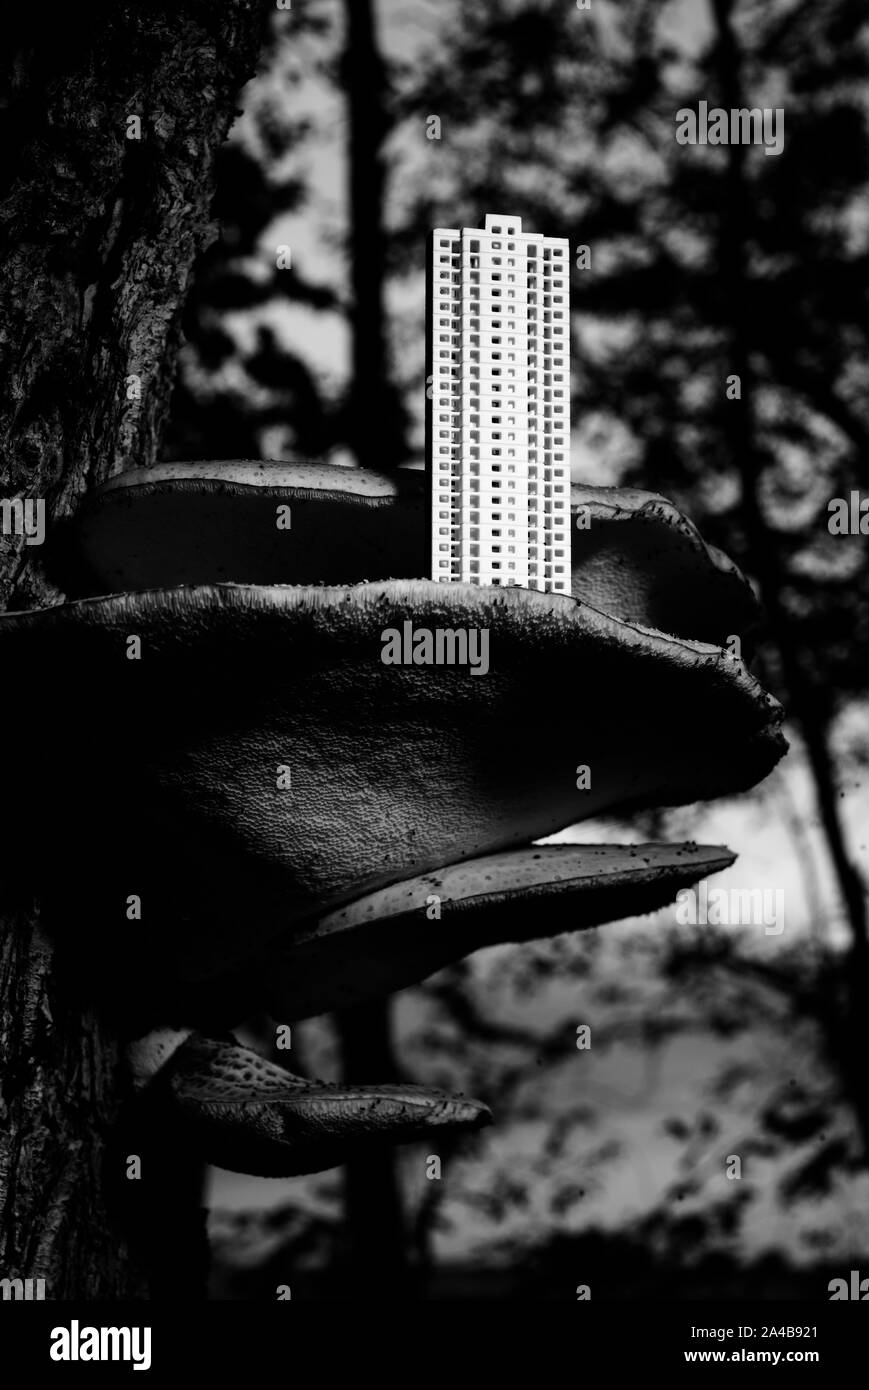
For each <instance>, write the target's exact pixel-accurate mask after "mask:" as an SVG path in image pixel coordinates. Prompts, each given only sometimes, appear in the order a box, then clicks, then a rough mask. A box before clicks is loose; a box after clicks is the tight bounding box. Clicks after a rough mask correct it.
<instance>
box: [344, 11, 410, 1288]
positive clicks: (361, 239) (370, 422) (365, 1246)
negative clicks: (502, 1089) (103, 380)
mask: <svg viewBox="0 0 869 1390" xmlns="http://www.w3.org/2000/svg"><path fill="white" fill-rule="evenodd" d="M345 23H346V47H345V51H344V57H343V62H342V74H341V75H342V80H343V82H344V87H345V90H346V92H347V114H348V119H349V148H348V151H347V158H348V171H349V219H350V237H349V241H350V274H351V280H352V288H353V309H352V380H351V383H350V406H349V412H348V421H347V435H348V442H349V444H350V448H351V449H352V451H353V455H354V457H355V459H356V462H357V464H358V465H359V467H360V468H370V469H373V470H375V471H378V470H379V471H383V470H388V469H390V468H392V467H395V466H396V465H397V464H398V463H399V462H400V461H401V458H402V454H403V444H402V435H403V429H402V417H401V413H400V410H399V407H398V401H397V396H396V392H395V390H394V388H393V385H392V382H391V379H390V370H389V353H388V345H387V329H386V308H385V296H384V282H385V278H386V234H385V230H384V225H383V218H384V197H385V177H386V176H385V170H384V165H383V159H382V153H381V147H382V144H383V140H384V138H385V136H386V133H387V131H388V128H389V122H388V117H387V113H386V95H387V72H386V66H385V64H384V61H383V58H382V56H381V54H380V52H379V49H378V46H377V35H376V31H375V20H374V8H373V0H346V4H345ZM390 1024H391V1011H390V1005H389V1002H388V1001H383V1002H381V1001H376V1002H374V1003H371V1004H369V1005H366V1006H364V1007H360V1008H357V1009H348V1010H347V1011H346V1012H345V1013H344V1014H343V1015H341V1016H340V1018H339V1019H338V1025H339V1031H340V1035H341V1048H342V1058H343V1074H344V1079H345V1081H347V1082H350V1083H353V1082H358V1083H359V1084H363V1085H364V1084H365V1083H366V1082H390V1081H397V1080H399V1079H400V1078H399V1075H398V1071H397V1067H396V1063H395V1057H394V1054H393V1051H392V1044H391V1038H390V1031H391V1028H390ZM344 1193H345V1206H346V1219H347V1234H348V1241H349V1248H350V1267H351V1272H352V1276H353V1280H354V1284H355V1286H356V1287H357V1288H362V1289H364V1288H366V1287H371V1288H372V1289H374V1288H376V1289H377V1290H378V1294H377V1296H378V1297H381V1296H382V1295H383V1294H384V1292H385V1291H387V1290H388V1294H389V1296H390V1297H392V1298H398V1297H403V1296H406V1294H407V1283H406V1275H407V1249H406V1246H407V1236H406V1230H405V1218H404V1208H403V1202H402V1193H401V1187H400V1184H399V1179H398V1171H397V1167H396V1159H395V1155H394V1153H393V1152H392V1151H391V1150H388V1149H382V1150H380V1151H379V1152H374V1151H372V1152H371V1153H368V1154H365V1155H364V1156H361V1157H359V1158H357V1159H354V1160H353V1162H352V1163H350V1164H348V1166H347V1170H346V1175H345V1185H344Z"/></svg>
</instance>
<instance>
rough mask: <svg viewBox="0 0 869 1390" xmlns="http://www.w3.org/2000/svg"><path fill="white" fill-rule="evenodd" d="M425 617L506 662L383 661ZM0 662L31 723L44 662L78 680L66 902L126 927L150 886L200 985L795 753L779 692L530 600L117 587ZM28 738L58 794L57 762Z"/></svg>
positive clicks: (62, 825) (36, 615) (644, 633)
mask: <svg viewBox="0 0 869 1390" xmlns="http://www.w3.org/2000/svg"><path fill="white" fill-rule="evenodd" d="M408 627H409V628H410V629H411V630H415V629H420V628H421V629H424V630H425V631H428V632H434V631H436V630H444V631H461V630H465V631H468V630H471V629H476V630H479V631H484V632H486V634H487V638H488V652H489V656H488V661H489V669H488V671H487V673H486V674H485V675H482V674H481V675H477V676H475V675H474V674H472V672H471V670H470V669H469V668H468V667H467V666H464V667H463V666H460V665H417V664H400V665H388V664H384V662H383V660H382V655H383V650H384V645H383V639H384V634H385V633H386V632H387V631H392V632H398V633H402V632H403V631H405V630H406V628H408ZM131 633H132V634H136V635H137V636H138V637H139V638H140V639H141V642H142V653H143V655H142V659H141V660H140V661H128V660H127V659H126V654H125V646H126V642H127V639H128V636H129V635H130V634H131ZM3 657H5V660H6V661H7V663H14V664H15V666H16V669H17V671H18V672H20V673H21V679H20V681H19V680H17V681H16V692H15V699H16V700H18V701H20V704H19V706H18V707H17V711H16V713H15V718H16V719H17V721H18V724H17V727H19V728H21V729H22V731H25V730H26V729H27V727H28V720H29V719H31V718H34V717H35V719H36V720H37V721H38V719H39V717H40V716H39V713H38V711H39V708H40V706H41V705H42V704H44V703H45V701H46V700H48V701H51V700H53V699H54V698H55V696H54V687H53V685H52V683H51V681H50V679H49V680H47V679H46V677H47V675H48V676H49V677H50V675H51V673H52V672H58V671H60V672H64V671H68V672H70V673H73V674H74V680H72V681H70V682H69V684H68V686H67V688H66V689H65V692H64V695H65V706H66V710H67V719H68V721H69V727H70V728H71V729H74V730H75V738H74V739H72V740H70V746H69V748H68V749H67V750H66V756H67V765H66V769H65V770H66V776H65V778H64V779H63V782H62V784H61V785H60V786H57V787H55V789H54V792H53V800H52V803H51V805H50V806H49V808H48V810H47V812H46V819H47V822H49V823H50V822H51V821H52V820H53V822H54V825H53V838H54V841H55V843H56V844H57V847H58V853H59V854H61V855H62V854H63V853H64V849H65V848H66V850H68V852H69V855H70V863H69V866H68V867H69V873H61V874H59V875H58V877H57V882H56V885H55V887H56V891H57V892H58V893H59V894H60V896H61V897H62V898H63V899H64V900H65V901H66V902H67V903H69V902H70V895H72V899H73V901H74V900H75V895H76V892H78V893H80V895H81V902H80V911H81V914H82V915H81V920H88V918H89V917H90V918H92V919H94V918H98V917H99V916H100V915H101V912H102V915H103V916H104V915H105V913H106V912H109V913H114V914H115V915H114V922H115V924H116V926H124V925H125V924H124V923H123V920H122V909H121V904H122V903H123V901H124V898H125V897H126V895H127V894H129V893H132V892H141V893H142V894H144V895H147V896H149V897H150V910H149V919H148V920H149V925H148V926H147V928H143V929H141V930H144V931H146V932H147V933H148V948H149V950H150V951H151V953H152V955H156V956H157V957H159V960H160V963H161V969H163V970H171V969H172V968H177V969H180V971H181V972H182V974H184V975H185V976H186V977H188V978H193V977H195V976H196V975H198V974H206V975H207V974H211V973H215V972H217V971H219V970H220V969H222V968H224V967H225V966H226V965H227V964H228V963H229V962H230V961H231V960H233V959H239V958H241V957H242V956H243V955H244V954H245V953H246V951H247V950H248V949H249V948H250V947H251V946H254V945H256V944H257V942H258V941H262V940H265V939H267V938H268V937H269V936H272V935H275V934H276V933H277V932H279V931H283V930H284V929H286V927H287V925H288V924H292V923H293V922H295V921H299V920H302V919H304V918H311V917H314V916H320V915H322V913H323V912H324V911H328V910H329V909H330V908H332V907H339V906H340V905H341V904H342V903H346V902H348V901H350V900H351V899H353V898H356V897H359V896H361V895H362V894H364V893H367V892H372V891H374V890H375V889H377V888H381V887H385V886H386V885H387V884H389V883H391V882H395V881H396V880H399V879H403V878H408V877H410V876H413V875H417V874H423V873H426V872H428V871H430V870H432V869H436V868H438V867H439V866H441V865H444V864H451V863H455V862H457V861H459V860H461V859H467V858H474V857H477V856H479V855H481V854H487V853H494V852H497V851H499V850H502V849H506V848H510V847H515V846H518V845H522V844H526V845H527V844H528V842H529V841H531V840H534V839H539V838H541V837H543V836H545V835H548V834H551V833H554V832H555V831H558V830H561V829H563V828H564V827H565V826H567V825H570V824H572V823H574V822H576V821H579V820H581V819H584V818H587V817H590V816H597V815H600V814H601V813H603V812H608V811H616V810H618V811H627V810H630V809H632V808H638V807H642V806H649V805H658V806H660V805H679V804H684V803H689V802H693V801H696V800H701V799H705V798H709V797H715V796H721V795H725V794H729V793H734V792H738V791H742V790H745V789H746V788H748V787H750V786H752V785H754V783H755V782H757V781H759V780H760V779H761V778H763V777H764V776H766V774H767V773H768V772H769V771H770V770H771V768H772V767H773V766H774V765H775V763H776V762H777V761H778V759H779V758H780V757H781V755H782V753H783V752H784V749H785V746H786V745H785V743H784V740H783V738H782V736H781V733H780V729H779V725H780V722H781V713H782V712H781V708H780V706H779V705H778V704H777V703H776V701H775V700H773V699H772V698H771V697H770V696H768V695H767V694H765V693H764V691H763V690H762V689H761V687H760V686H759V685H758V683H757V682H756V681H755V680H754V679H753V677H752V676H751V675H750V674H749V673H748V671H747V670H746V668H745V667H744V666H743V665H742V664H741V662H739V661H737V660H732V659H729V658H728V657H727V656H726V655H725V654H724V653H723V652H722V651H720V650H719V649H718V648H715V647H712V646H708V645H704V644H702V643H697V642H689V641H686V640H680V639H674V638H670V637H666V636H664V635H663V634H661V633H659V632H653V631H649V630H647V629H644V628H641V627H639V626H632V625H629V624H626V623H621V622H619V621H617V620H616V619H613V618H611V617H609V616H607V615H605V614H601V613H599V612H597V611H596V610H594V609H592V608H591V607H589V606H588V605H586V604H581V603H578V602H577V601H576V600H574V599H571V598H568V597H564V596H561V595H549V594H547V595H543V594H537V593H532V592H530V591H527V590H518V589H513V590H499V589H486V588H482V587H476V586H470V585H440V584H435V583H432V582H431V581H425V580H400V581H393V582H389V583H383V584H361V585H356V586H354V587H350V588H334V587H320V588H291V587H278V586H273V587H262V586H244V585H214V586H206V587H203V588H194V589H189V588H181V589H175V590H163V591H151V592H147V593H140V594H124V595H117V596H114V597H110V598H103V599H90V600H82V601H79V602H76V603H72V604H66V605H63V606H62V607H59V608H52V609H43V610H39V611H37V612H33V613H24V614H13V615H6V616H5V617H3V618H0V659H2V658H3ZM94 711H97V713H96V714H95V713H94ZM34 727H35V728H38V727H39V724H38V722H35V723H34ZM22 748H23V749H26V752H27V757H28V772H29V778H28V779H27V780H28V781H29V782H30V783H31V784H32V785H36V786H41V785H44V782H42V781H41V780H40V777H41V776H42V775H43V774H44V776H45V777H51V775H52V773H51V769H49V768H46V769H42V770H40V768H38V767H36V768H34V766H33V759H34V751H33V746H32V743H31V742H30V741H29V740H28V739H27V738H26V736H25V737H23V739H22ZM22 756H23V754H22ZM43 756H44V757H46V758H47V759H48V761H49V762H50V761H51V758H52V757H53V756H54V754H53V750H47V749H46V750H44V754H43ZM36 760H37V762H38V760H39V753H38V751H37V754H36ZM578 763H584V764H588V765H589V766H590V767H591V768H592V782H591V787H590V789H588V790H586V791H582V792H578V791H577V789H576V781H575V768H576V765H577V764H578ZM279 766H285V767H289V768H290V769H291V777H292V786H291V789H290V790H288V791H284V790H279V789H278V788H277V787H276V780H275V773H276V769H277V768H278V767H279ZM82 786H87V787H88V789H89V791H90V794H91V797H92V806H91V807H90V808H89V815H88V816H87V817H85V816H83V815H82V814H81V810H80V808H79V797H80V795H81V791H80V788H81V787H82ZM46 828H47V829H49V828H51V827H50V824H47V827H46ZM82 840H83V841H84V844H82ZM94 853H98V855H99V860H100V864H99V874H98V875H95V876H94V877H93V878H90V879H88V880H87V881H86V882H84V881H82V870H81V863H80V857H79V856H81V855H82V854H84V855H85V856H87V855H88V854H89V855H90V856H91V857H93V855H94ZM122 890H123V891H122ZM242 921H243V922H245V923H246V924H250V925H249V926H248V927H246V929H245V932H244V933H242V932H240V930H239V922H242ZM127 930H128V932H129V928H127ZM134 932H135V929H133V933H134ZM133 933H130V934H131V935H132V934H133ZM248 933H249V935H248ZM143 954H144V953H143ZM134 955H135V953H134ZM173 961H174V963H175V965H174V967H173V965H172V962H173Z"/></svg>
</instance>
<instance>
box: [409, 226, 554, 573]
mask: <svg viewBox="0 0 869 1390" xmlns="http://www.w3.org/2000/svg"><path fill="white" fill-rule="evenodd" d="M429 257H430V259H429V266H428V276H429V296H428V350H429V364H428V374H429V380H428V390H427V393H426V394H427V398H428V399H427V402H426V426H427V428H426V446H427V447H426V452H427V467H428V485H429V507H430V521H431V575H432V578H433V579H439V580H445V581H448V582H449V581H451V582H453V583H460V582H461V583H470V584H501V585H511V584H516V585H519V586H521V587H523V588H527V589H543V590H546V591H547V592H553V593H570V339H569V323H570V320H569V283H568V281H569V269H568V266H569V260H568V243H567V241H566V240H563V239H562V238H559V237H544V236H541V235H530V234H528V233H527V232H526V233H523V232H522V222H521V219H520V218H518V217H499V216H498V215H496V214H494V213H490V214H489V215H488V216H487V217H486V225H485V228H484V229H482V230H481V229H480V228H476V227H463V228H462V229H461V231H459V230H458V229H455V228H445V227H438V228H436V229H435V231H433V232H432V234H431V238H430V247H429Z"/></svg>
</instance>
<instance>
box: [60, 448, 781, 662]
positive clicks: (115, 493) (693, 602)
mask: <svg viewBox="0 0 869 1390" xmlns="http://www.w3.org/2000/svg"><path fill="white" fill-rule="evenodd" d="M282 504H285V505H287V506H289V508H290V511H291V527H290V529H289V531H286V530H279V529H278V528H277V525H276V512H277V508H278V507H279V506H280V505H282ZM571 513H572V518H573V522H574V526H573V529H572V531H571V560H572V571H573V576H572V593H573V596H574V598H579V599H582V600H583V601H584V602H586V603H590V604H591V605H592V607H595V608H600V609H601V610H602V611H604V612H607V613H610V614H611V615H612V616H613V617H615V618H619V619H622V620H624V621H627V622H634V623H640V624H642V625H643V626H645V627H652V628H657V629H658V630H659V631H662V632H669V633H671V634H673V635H675V636H681V637H694V638H698V639H700V640H702V641H704V642H710V643H714V644H716V645H724V644H725V643H726V641H727V639H728V638H729V637H730V636H732V635H734V634H735V635H738V636H741V637H742V636H744V635H745V634H746V633H747V632H749V631H750V630H751V629H752V628H753V627H754V626H755V624H756V622H757V619H758V612H759V610H758V605H757V602H756V600H755V597H754V594H753V592H752V589H751V586H750V585H749V584H748V582H747V580H746V579H745V577H744V576H743V575H742V573H741V572H740V570H739V569H738V567H737V566H736V565H735V564H734V563H733V562H732V561H731V560H729V559H728V558H727V556H725V555H723V554H722V553H721V551H719V550H716V549H715V548H714V547H713V546H709V545H707V544H706V542H705V541H704V540H703V538H702V536H701V535H700V533H699V531H698V530H697V528H696V526H694V524H693V523H692V522H691V521H690V520H689V519H688V518H687V517H686V516H684V515H683V513H681V512H680V511H679V510H678V508H677V507H675V506H674V505H673V504H672V503H671V502H668V501H667V499H666V498H664V497H661V496H659V495H658V494H657V493H652V492H645V491H642V490H641V489H639V488H599V487H586V486H584V485H580V484H576V483H575V484H573V486H572V487H571ZM75 536H76V551H77V555H78V563H79V565H80V567H81V569H82V571H83V574H84V576H85V578H83V579H82V578H79V579H78V580H77V581H75V580H71V581H70V582H71V583H74V584H77V587H76V588H75V590H74V591H75V592H79V593H82V592H85V593H93V592H96V593H100V594H105V593H116V592H123V591H126V590H134V589H150V588H169V587H173V586H176V585H181V584H209V583H223V582H226V581H230V582H242V583H251V584H252V583H257V584H315V583H321V582H325V583H329V584H355V583H359V582H361V581H364V580H371V581H374V580H380V579H401V578H419V577H420V576H423V575H425V574H427V573H428V572H429V570H428V554H429V543H428V534H427V523H426V485H425V478H424V476H423V475H422V474H421V473H419V472H418V471H417V470H415V469H409V468H408V469H400V470H398V472H396V473H393V474H390V475H388V476H385V475H381V474H378V473H372V472H368V471H366V470H364V469H358V468H343V467H336V466H335V465H331V464H326V463H319V462H303V461H299V462H291V463H263V462H255V461H254V462H246V461H202V462H198V463H162V464H157V465H155V466H154V467H153V468H146V469H145V468H138V469H132V470H130V471H129V472H126V473H121V474H118V475H117V476H116V477H114V478H111V479H109V481H108V482H107V483H105V484H103V485H102V487H100V488H98V489H96V490H95V491H94V492H93V493H92V494H90V496H89V497H88V498H87V499H86V501H85V503H84V504H83V506H82V507H81V509H80V511H79V513H78V514H77V517H76V521H75ZM67 587H69V585H67Z"/></svg>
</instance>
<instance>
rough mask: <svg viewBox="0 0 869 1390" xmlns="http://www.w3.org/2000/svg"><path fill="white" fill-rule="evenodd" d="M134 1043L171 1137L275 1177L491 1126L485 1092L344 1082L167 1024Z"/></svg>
mask: <svg viewBox="0 0 869 1390" xmlns="http://www.w3.org/2000/svg"><path fill="white" fill-rule="evenodd" d="M154 1036H156V1037H157V1038H158V1039H159V1042H158V1044H157V1045H156V1046H155V1043H154V1039H153V1037H151V1038H146V1039H143V1040H142V1041H141V1042H140V1043H138V1044H137V1045H135V1046H133V1047H131V1049H130V1059H131V1065H132V1067H133V1071H134V1076H135V1078H136V1080H137V1082H138V1083H139V1085H140V1086H142V1085H144V1088H145V1089H146V1091H147V1104H148V1106H149V1108H150V1112H151V1114H152V1115H154V1116H155V1117H157V1119H158V1122H159V1126H160V1129H161V1133H162V1135H163V1137H164V1139H165V1140H167V1141H175V1142H179V1143H182V1144H183V1145H184V1147H185V1149H186V1150H187V1151H188V1152H192V1153H194V1154H197V1155H198V1156H199V1157H201V1158H202V1160H203V1161H205V1162H208V1163H214V1164H217V1165H218V1166H219V1167H221V1168H229V1169H230V1170H232V1171H234V1172H240V1173H252V1174H256V1175H257V1176H260V1177H266V1178H285V1177H294V1176H297V1175H299V1174H301V1173H316V1172H320V1171H321V1170H322V1169H325V1168H333V1167H335V1166H337V1165H338V1164H340V1163H346V1162H347V1160H348V1159H349V1158H351V1157H352V1156H353V1155H354V1153H358V1152H360V1151H361V1150H362V1149H366V1148H370V1147H372V1146H374V1145H378V1144H380V1145H382V1144H397V1143H407V1142H410V1141H413V1140H416V1141H419V1140H424V1139H426V1138H427V1137H429V1136H430V1135H431V1133H432V1131H434V1130H437V1129H444V1128H447V1129H449V1130H450V1131H451V1132H452V1133H457V1132H458V1133H461V1132H465V1131H473V1130H478V1129H481V1128H482V1127H483V1126H484V1125H488V1124H491V1119H492V1117H491V1114H490V1112H489V1110H488V1108H487V1107H486V1106H485V1105H483V1104H481V1103H480V1102H479V1101H476V1100H468V1099H465V1098H464V1097H463V1096H457V1095H450V1094H447V1093H446V1092H445V1091H437V1090H433V1089H430V1088H429V1087H425V1086H410V1085H389V1086H376V1085H372V1086H344V1085H336V1084H329V1083H327V1082H325V1081H309V1080H306V1079H304V1078H302V1077H299V1076H294V1075H293V1074H292V1073H291V1072H289V1071H286V1070H285V1069H284V1068H283V1067H280V1066H277V1065H276V1064H275V1063H274V1062H270V1061H268V1060H266V1059H265V1058H263V1057H261V1056H260V1055H259V1054H258V1053H256V1052H253V1051H252V1050H251V1049H250V1048H248V1047H243V1046H241V1045H240V1044H239V1043H238V1042H236V1040H235V1039H234V1038H232V1037H204V1036H202V1035H201V1034H198V1033H187V1034H185V1033H183V1032H179V1033H177V1034H176V1035H175V1037H174V1039H172V1041H171V1042H168V1043H167V1040H166V1037H165V1030H158V1032H157V1034H155V1035H154Z"/></svg>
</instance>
